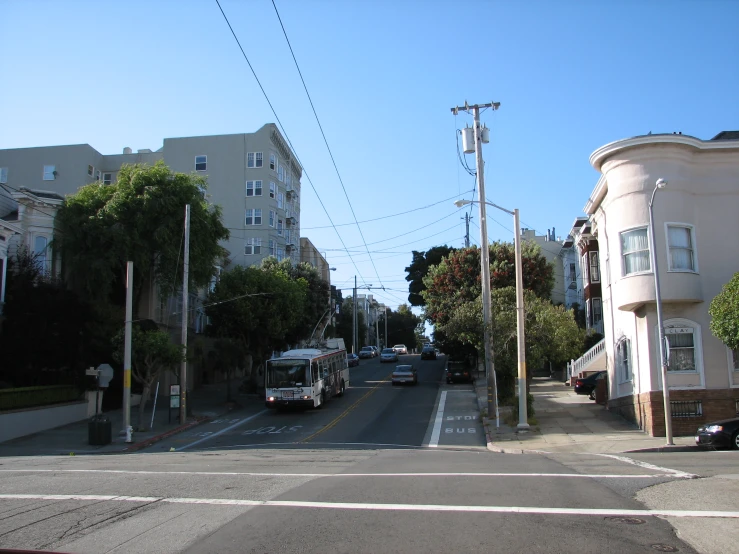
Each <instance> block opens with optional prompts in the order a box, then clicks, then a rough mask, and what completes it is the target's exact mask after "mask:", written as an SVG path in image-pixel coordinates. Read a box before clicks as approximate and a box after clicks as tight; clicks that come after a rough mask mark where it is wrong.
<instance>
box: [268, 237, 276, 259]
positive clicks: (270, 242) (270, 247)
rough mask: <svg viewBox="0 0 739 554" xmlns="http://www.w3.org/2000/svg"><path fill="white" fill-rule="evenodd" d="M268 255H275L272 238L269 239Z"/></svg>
mask: <svg viewBox="0 0 739 554" xmlns="http://www.w3.org/2000/svg"><path fill="white" fill-rule="evenodd" d="M269 255H270V256H274V255H275V241H273V240H272V239H269Z"/></svg>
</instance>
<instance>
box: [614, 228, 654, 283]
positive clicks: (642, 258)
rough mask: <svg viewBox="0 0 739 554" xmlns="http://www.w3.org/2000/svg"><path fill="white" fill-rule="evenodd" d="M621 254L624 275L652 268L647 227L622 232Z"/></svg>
mask: <svg viewBox="0 0 739 554" xmlns="http://www.w3.org/2000/svg"><path fill="white" fill-rule="evenodd" d="M621 256H622V257H623V270H624V275H630V274H632V273H642V272H645V271H649V270H650V269H651V264H650V263H649V238H648V237H647V228H646V227H641V228H639V229H632V230H631V231H624V232H623V233H621Z"/></svg>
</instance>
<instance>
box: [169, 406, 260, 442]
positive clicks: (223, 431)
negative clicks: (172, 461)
mask: <svg viewBox="0 0 739 554" xmlns="http://www.w3.org/2000/svg"><path fill="white" fill-rule="evenodd" d="M268 411H269V410H262V411H261V412H259V413H256V414H254V415H251V416H249V417H247V418H245V419H242V420H240V421H238V422H236V423H234V424H233V425H229V426H228V427H226V428H225V429H221V430H220V431H217V432H215V433H212V434H210V435H208V436H206V437H203V438H202V439H198V440H196V441H195V442H191V443H190V444H186V445H185V446H181V447H179V448H177V449H176V450H177V451H178V452H180V451H182V450H185V449H187V448H190V447H191V446H196V445H198V444H200V443H201V442H205V441H208V440H211V439H214V438H216V437H217V436H218V435H222V434H223V433H227V432H228V431H230V430H231V429H235V428H236V427H238V426H239V425H243V424H244V423H246V422H247V421H251V420H252V419H254V418H255V417H259V416H260V415H263V414H266V413H267V412H268Z"/></svg>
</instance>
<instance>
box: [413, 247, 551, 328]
mask: <svg viewBox="0 0 739 554" xmlns="http://www.w3.org/2000/svg"><path fill="white" fill-rule="evenodd" d="M514 260H515V253H514V249H513V245H512V244H509V243H502V242H496V243H493V244H492V245H490V284H491V288H492V289H493V290H495V289H501V288H504V287H509V286H515V262H514ZM521 261H522V265H523V286H524V289H527V290H530V291H532V292H534V294H536V296H538V297H540V298H547V299H548V298H549V297H550V295H551V292H552V287H553V286H554V268H553V266H552V265H551V264H549V263H548V262H547V260H546V258H544V256H543V255H542V254H541V248H540V247H539V245H537V244H536V243H535V242H532V241H524V242H523V244H522V248H521ZM481 282H482V280H481V278H480V249H479V248H477V247H470V248H464V249H460V250H455V251H454V252H452V253H451V254H449V256H448V257H447V258H445V259H444V260H443V261H442V262H441V263H440V264H439V265H437V266H434V267H431V268H430V269H429V272H428V275H427V276H426V277H425V278H424V283H425V284H426V287H427V289H426V291H424V292H423V297H424V298H425V300H426V317H427V318H428V319H429V321H431V322H432V323H433V324H434V325H438V324H444V323H445V322H446V321H447V320H448V318H450V317H451V316H452V315H453V314H454V312H455V310H456V309H457V307H458V306H460V305H462V304H464V303H466V302H470V301H472V300H474V299H475V298H477V297H479V296H480V295H481V294H482V285H481Z"/></svg>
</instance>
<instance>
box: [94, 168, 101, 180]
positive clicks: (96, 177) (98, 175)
mask: <svg viewBox="0 0 739 554" xmlns="http://www.w3.org/2000/svg"><path fill="white" fill-rule="evenodd" d="M100 175H101V174H100V170H99V169H98V172H97V175H95V180H96V181H99V180H100Z"/></svg>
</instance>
